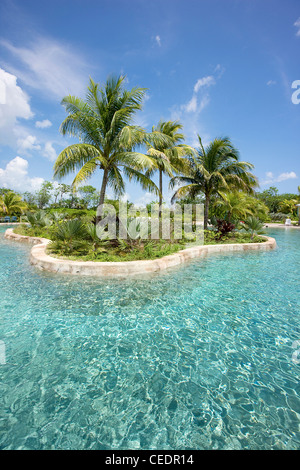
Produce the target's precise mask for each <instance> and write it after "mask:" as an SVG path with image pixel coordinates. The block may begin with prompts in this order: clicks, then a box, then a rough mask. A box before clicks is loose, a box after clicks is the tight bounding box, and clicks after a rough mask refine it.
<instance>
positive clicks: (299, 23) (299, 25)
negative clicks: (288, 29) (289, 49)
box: [294, 17, 300, 36]
mask: <svg viewBox="0 0 300 470" xmlns="http://www.w3.org/2000/svg"><path fill="white" fill-rule="evenodd" d="M294 26H296V28H297V32H296V36H300V17H299V18H298V19H297V21H295V23H294Z"/></svg>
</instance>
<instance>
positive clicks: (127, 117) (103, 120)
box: [54, 76, 158, 219]
mask: <svg viewBox="0 0 300 470" xmlns="http://www.w3.org/2000/svg"><path fill="white" fill-rule="evenodd" d="M124 79H125V77H123V76H120V77H118V78H114V77H111V78H108V80H107V81H106V83H105V85H104V86H103V87H102V88H100V87H99V84H96V83H95V82H94V81H93V80H92V79H90V84H89V87H88V92H87V96H86V100H83V99H80V98H76V97H74V96H66V97H65V98H63V100H62V104H63V106H65V108H66V111H67V112H68V116H67V118H66V119H65V120H64V121H63V123H62V124H61V127H60V130H61V133H62V134H63V135H66V134H69V135H71V136H77V137H78V138H79V140H80V143H77V144H73V145H70V146H69V147H67V148H66V149H64V150H63V151H62V152H61V153H60V154H59V156H58V157H57V160H56V162H55V165H54V176H55V177H58V178H63V177H64V176H66V175H67V174H69V173H72V172H74V171H78V170H79V171H78V173H77V174H76V176H75V179H74V181H73V184H72V186H73V188H74V189H76V188H77V187H78V185H79V184H81V183H82V182H84V181H86V180H87V179H88V178H90V177H91V176H92V175H93V173H94V172H95V171H96V170H97V169H100V170H103V175H102V183H101V190H100V197H99V204H103V203H104V199H105V193H106V188H107V186H108V185H109V186H110V187H112V188H113V190H114V191H115V193H116V195H118V196H119V195H121V194H123V193H124V190H125V183H124V179H123V175H125V176H127V177H128V178H129V179H132V178H133V179H134V180H136V181H137V182H139V183H141V184H142V186H143V188H144V189H147V190H152V191H156V193H157V194H158V189H157V187H156V185H155V184H154V183H153V182H152V181H151V180H150V179H149V178H147V177H146V176H145V175H144V174H143V170H144V169H145V168H151V167H152V166H153V161H152V159H151V157H150V156H149V155H145V154H143V153H138V152H134V151H133V149H135V148H136V147H137V146H138V145H139V144H141V143H142V142H143V141H144V139H145V137H147V134H146V133H145V131H144V129H142V128H141V127H139V126H136V125H133V124H132V119H133V117H134V114H135V113H136V112H137V111H138V110H140V109H141V107H142V100H143V97H144V94H145V89H144V88H133V89H132V90H131V91H127V90H124V88H123V83H124ZM120 168H122V170H123V172H122V173H123V174H122V173H121V170H120ZM100 219H101V217H100Z"/></svg>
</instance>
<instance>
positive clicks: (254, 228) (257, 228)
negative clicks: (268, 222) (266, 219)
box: [243, 216, 264, 239]
mask: <svg viewBox="0 0 300 470" xmlns="http://www.w3.org/2000/svg"><path fill="white" fill-rule="evenodd" d="M263 226H264V224H263V222H261V221H260V220H259V219H257V218H256V217H253V216H250V217H247V219H246V220H245V221H244V223H243V229H244V230H246V232H250V233H251V239H253V237H254V235H258V234H261V233H264V231H263Z"/></svg>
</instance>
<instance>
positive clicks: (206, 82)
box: [194, 75, 216, 93]
mask: <svg viewBox="0 0 300 470" xmlns="http://www.w3.org/2000/svg"><path fill="white" fill-rule="evenodd" d="M215 83H216V81H215V79H214V77H213V76H212V75H209V76H207V77H203V78H199V79H198V80H197V82H196V84H195V86H194V92H195V93H198V91H199V90H200V88H202V87H210V86H211V85H215Z"/></svg>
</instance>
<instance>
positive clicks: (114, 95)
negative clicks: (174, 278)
mask: <svg viewBox="0 0 300 470" xmlns="http://www.w3.org/2000/svg"><path fill="white" fill-rule="evenodd" d="M145 93H146V90H145V89H143V88H133V89H132V90H126V88H125V79H124V77H122V76H120V77H117V78H114V77H110V78H108V80H107V82H106V83H105V84H104V85H103V86H102V87H101V86H100V85H99V84H97V83H95V82H94V81H93V80H90V83H89V87H88V90H87V94H86V98H85V99H84V100H83V99H81V98H78V97H74V96H67V97H65V98H63V100H62V105H63V106H64V107H65V109H66V112H67V117H66V119H65V120H64V121H63V122H62V124H61V128H60V131H61V133H62V134H63V135H70V136H72V137H73V138H74V137H75V138H77V139H78V143H75V144H72V145H70V146H68V147H66V148H65V149H64V150H63V151H62V152H61V153H60V155H59V156H58V158H57V160H56V162H55V165H54V179H53V181H44V182H43V184H42V185H41V188H40V189H39V191H37V192H35V193H31V192H24V193H22V194H21V193H17V192H16V191H13V190H12V189H9V188H0V216H1V222H12V221H18V222H20V224H19V225H18V227H16V228H15V231H16V233H19V234H21V235H27V236H35V237H36V236H38V237H44V238H50V239H51V241H52V242H51V244H50V245H49V247H48V251H50V252H51V253H55V254H56V255H57V256H61V257H67V258H69V259H82V260H94V261H119V260H122V261H126V260H135V259H154V258H158V257H162V256H165V255H167V254H172V253H174V252H176V251H178V250H181V249H183V248H184V247H186V246H187V245H188V244H189V240H188V239H186V238H185V236H184V234H183V236H181V237H179V238H178V237H176V236H175V235H174V233H171V237H169V238H168V239H164V237H163V234H162V224H163V217H164V216H163V213H164V210H163V209H164V208H165V207H166V203H165V201H164V188H163V175H167V177H168V178H169V183H170V188H173V190H174V191H173V198H172V200H171V206H170V208H169V209H168V210H169V212H170V217H171V220H172V214H173V212H174V207H175V206H176V205H180V206H183V205H184V204H194V205H195V204H203V206H204V243H205V244H215V243H245V242H261V241H263V240H264V238H262V237H261V236H260V234H261V233H262V229H263V226H264V224H265V223H268V222H279V223H284V221H285V220H286V218H291V219H292V220H293V221H294V223H297V222H298V213H297V204H299V203H300V187H299V188H298V194H279V193H278V189H277V188H275V187H270V188H269V189H266V190H263V191H259V185H258V181H257V178H256V177H255V175H254V174H253V172H252V170H253V165H252V164H251V163H249V162H244V161H242V160H241V158H240V155H239V152H238V150H237V149H236V148H235V146H234V145H233V143H232V142H231V140H230V139H229V138H228V137H217V138H215V139H214V140H213V141H212V142H210V143H209V144H208V145H207V146H205V147H204V146H203V144H202V140H201V137H200V136H198V143H199V145H198V147H197V148H193V147H191V146H190V145H187V144H186V143H185V137H184V133H183V126H182V124H181V123H180V122H179V121H166V122H164V121H160V122H159V123H158V124H156V125H154V126H153V127H152V130H151V132H147V131H146V130H145V129H143V128H142V127H140V126H137V125H135V124H134V116H135V114H136V112H137V111H139V110H140V109H141V108H142V103H143V99H144V97H145ZM72 174H73V175H74V179H73V182H72V184H71V185H67V184H65V183H64V182H63V181H62V180H63V179H64V178H65V177H66V176H68V175H72ZM94 174H95V175H97V174H99V186H98V188H95V187H94V186H91V185H89V184H88V180H89V179H90V177H91V176H92V175H94ZM155 175H157V178H158V183H156V182H155V178H154V176H155ZM126 180H128V181H131V180H134V181H135V182H137V183H138V184H140V185H141V186H142V188H143V189H144V190H145V191H147V192H151V193H152V194H153V203H158V205H159V236H158V238H157V239H155V240H153V239H151V238H150V239H148V238H147V237H146V238H143V237H142V236H137V237H135V238H134V237H128V238H127V239H123V238H120V237H118V236H116V237H114V238H113V239H100V238H99V233H98V232H97V224H98V223H99V221H101V220H102V217H103V213H101V211H100V212H99V210H98V211H97V208H98V207H99V205H101V204H103V203H109V204H111V205H112V206H113V207H114V208H115V209H116V213H117V214H118V210H119V201H120V200H121V198H122V196H123V195H124V193H125V186H126ZM108 188H109V189H110V190H111V191H113V193H114V195H115V196H114V199H108V197H107V190H108ZM153 203H151V204H148V205H147V206H146V210H147V214H148V216H149V220H150V218H151V207H152V204H153ZM127 206H128V208H133V207H134V204H133V203H132V202H129V201H127ZM135 210H136V214H137V216H139V210H140V208H139V207H135ZM194 230H197V226H196V225H195V227H194Z"/></svg>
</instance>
